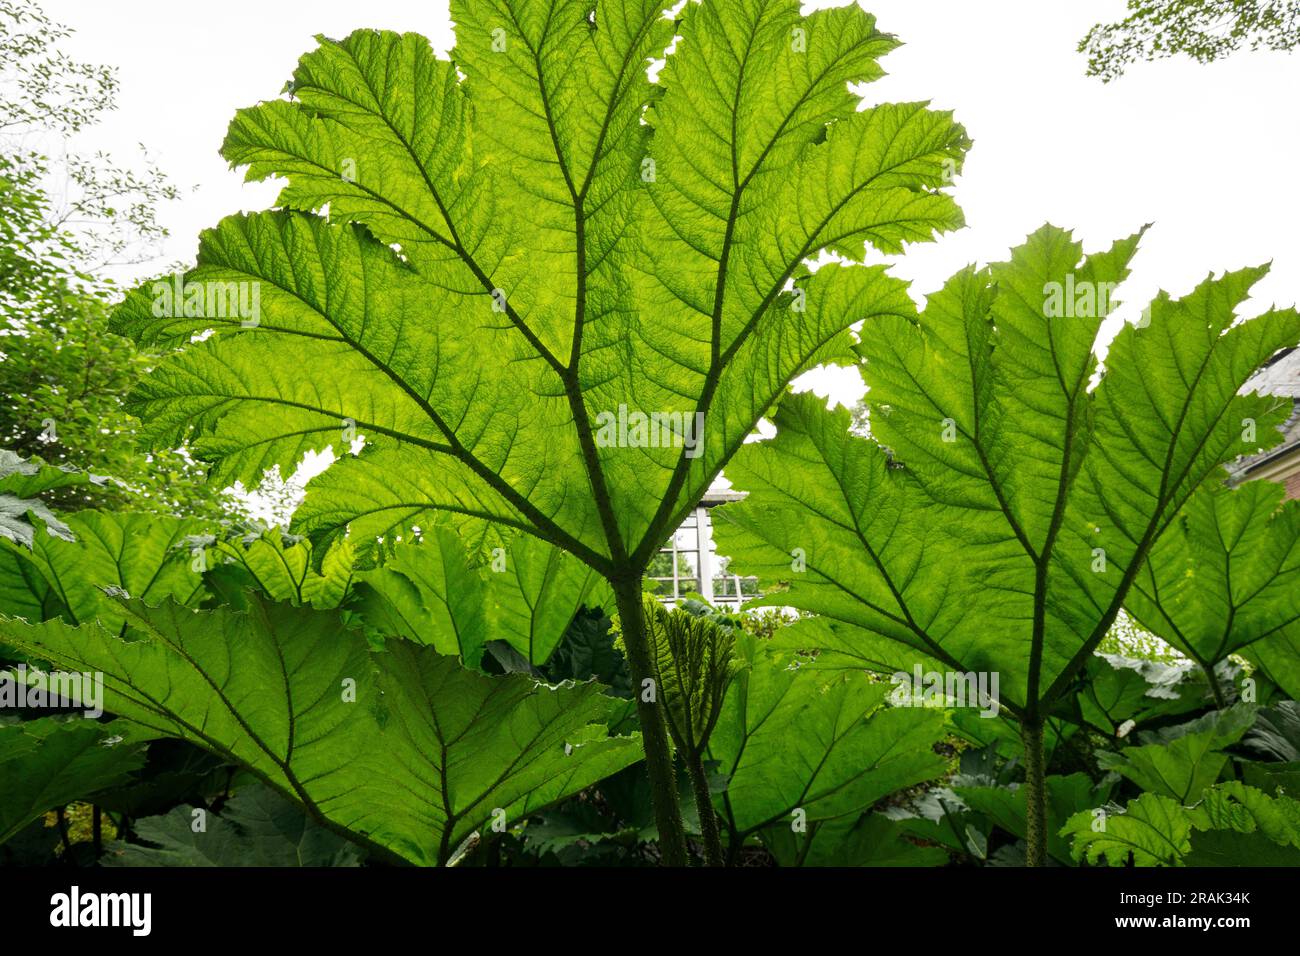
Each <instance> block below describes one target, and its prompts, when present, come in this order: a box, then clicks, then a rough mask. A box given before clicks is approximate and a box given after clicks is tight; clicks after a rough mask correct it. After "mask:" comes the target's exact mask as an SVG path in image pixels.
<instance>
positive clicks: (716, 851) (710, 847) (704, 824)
mask: <svg viewBox="0 0 1300 956" xmlns="http://www.w3.org/2000/svg"><path fill="white" fill-rule="evenodd" d="M683 757H684V758H685V762H686V772H687V773H689V774H690V776H691V789H692V790H694V791H695V807H696V809H698V810H699V812H700V836H701V837H702V838H703V840H704V865H705V866H724V865H725V863H724V861H723V857H722V837H721V835H720V834H719V833H718V815H717V814H716V813H714V812H713V797H712V795H711V794H710V793H709V775H708V774H706V773H705V772H704V761H703V760H701V759H700V755H699V754H683Z"/></svg>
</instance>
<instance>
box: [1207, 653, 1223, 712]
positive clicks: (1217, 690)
mask: <svg viewBox="0 0 1300 956" xmlns="http://www.w3.org/2000/svg"><path fill="white" fill-rule="evenodd" d="M1201 670H1203V671H1204V672H1205V677H1206V679H1207V681H1208V682H1209V685H1210V693H1211V694H1213V695H1214V706H1215V707H1217V708H1218V709H1219V710H1223V708H1225V707H1227V706H1228V702H1227V700H1226V699H1225V698H1224V696H1223V688H1222V687H1220V686H1219V678H1218V677H1217V676H1216V675H1215V673H1214V665H1213V664H1210V665H1206V664H1204V663H1202V664H1201Z"/></svg>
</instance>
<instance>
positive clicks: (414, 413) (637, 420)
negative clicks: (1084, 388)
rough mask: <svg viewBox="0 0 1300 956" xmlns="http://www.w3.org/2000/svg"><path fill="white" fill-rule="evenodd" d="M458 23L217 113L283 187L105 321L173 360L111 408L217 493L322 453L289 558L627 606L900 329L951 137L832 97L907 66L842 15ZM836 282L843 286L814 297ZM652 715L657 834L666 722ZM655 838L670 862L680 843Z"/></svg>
mask: <svg viewBox="0 0 1300 956" xmlns="http://www.w3.org/2000/svg"><path fill="white" fill-rule="evenodd" d="M451 16H452V19H453V20H454V21H455V29H456V44H455V47H454V48H453V49H452V51H451V53H450V55H449V57H448V58H441V57H439V56H437V55H435V53H434V51H433V49H432V48H431V46H430V45H429V42H428V41H427V40H426V39H425V38H424V37H421V36H418V35H415V34H397V33H390V32H384V31H377V30H359V31H357V32H355V33H353V34H351V35H350V36H348V37H346V38H344V39H341V40H334V39H324V38H322V39H321V41H320V45H319V46H318V47H317V48H316V49H314V50H312V51H310V52H308V53H307V54H306V55H305V56H303V57H302V59H301V60H300V61H299V63H298V67H297V69H296V70H295V71H294V73H293V78H292V80H291V81H290V82H289V83H288V85H287V86H286V87H285V90H284V95H283V97H282V98H280V99H276V100H271V101H268V102H263V103H261V104H259V105H257V106H252V107H250V108H248V109H244V110H241V111H240V112H239V113H238V114H237V115H236V116H235V118H234V121H233V122H232V123H231V125H230V129H229V132H228V134H227V136H226V139H225V142H224V144H223V146H222V153H223V155H224V156H225V157H226V159H228V160H229V161H230V162H231V163H232V164H234V165H235V166H239V167H243V168H244V169H246V171H247V175H248V177H249V178H250V179H253V180H266V179H272V178H276V179H279V180H282V181H284V182H285V186H284V188H283V189H282V191H281V192H280V195H279V200H278V207H279V208H277V209H276V210H274V211H271V212H263V213H254V214H251V215H238V216H233V217H231V218H228V219H226V220H224V221H222V222H221V223H219V224H218V225H217V226H216V227H215V228H214V229H211V230H209V231H207V232H205V233H204V234H203V235H202V237H201V239H200V244H199V255H198V263H197V266H196V268H194V269H193V270H191V271H189V272H188V273H186V274H185V275H183V276H175V277H173V278H172V279H171V280H170V281H164V282H156V283H150V284H147V285H145V286H144V287H142V288H140V289H138V290H136V291H135V292H134V293H133V294H131V295H130V296H128V298H127V299H126V301H125V302H124V303H123V305H122V306H121V308H120V309H118V311H117V312H116V314H115V319H114V328H115V329H116V330H117V331H119V332H121V333H122V334H125V335H128V336H130V337H132V338H134V339H135V340H136V341H137V342H139V343H141V344H142V345H147V346H148V347H149V348H151V349H168V348H170V349H174V350H175V352H174V354H173V355H172V356H171V357H169V358H168V359H166V360H165V361H163V362H160V363H159V364H158V365H157V367H156V368H154V369H153V371H152V372H151V374H150V375H149V376H148V378H147V379H146V380H145V381H144V382H143V383H142V385H141V386H140V387H139V388H138V389H137V391H136V392H135V393H134V397H133V400H132V401H131V403H130V408H131V411H132V412H133V413H134V414H135V415H137V416H138V417H139V418H140V419H141V420H142V422H143V432H144V434H145V435H146V436H147V437H148V439H150V440H152V441H154V442H158V443H161V444H164V445H167V446H169V447H171V446H174V445H175V444H176V443H177V442H178V441H180V440H181V439H182V438H183V437H186V436H190V437H191V438H192V441H193V448H194V451H195V454H196V455H197V456H198V457H199V458H201V459H203V460H205V461H207V462H210V463H211V465H212V473H213V476H214V478H215V479H216V480H218V481H222V482H227V481H233V480H235V479H239V480H242V481H243V482H244V484H245V485H248V486H250V487H251V486H254V485H255V484H256V482H257V481H258V479H260V477H261V475H262V473H263V470H264V469H265V468H267V467H270V466H273V465H279V466H280V467H281V469H282V471H286V472H287V471H288V470H291V469H292V468H293V467H294V466H295V465H296V464H297V463H298V461H299V460H300V459H301V457H302V456H303V454H304V453H305V452H307V451H308V450H314V449H323V448H326V447H329V448H331V449H333V451H334V452H335V453H336V454H338V455H341V456H342V459H341V460H340V461H338V462H337V463H336V464H334V465H333V466H332V467H330V468H329V469H328V470H327V471H325V472H324V473H323V474H322V475H321V476H319V477H317V478H316V479H314V480H313V481H312V482H311V483H310V484H309V486H308V488H307V494H306V499H305V501H304V502H303V504H302V506H301V508H299V509H298V511H297V512H296V513H295V515H294V530H295V531H297V532H300V533H303V534H306V535H310V536H312V537H314V538H318V539H322V538H323V539H336V538H338V537H342V536H343V535H344V534H345V533H350V535H351V539H352V540H353V541H354V542H355V545H356V547H357V548H358V550H359V552H361V553H363V554H364V553H365V552H366V551H367V550H368V549H370V548H372V547H373V546H374V544H375V542H376V540H377V539H378V538H380V537H385V538H388V539H390V540H391V539H393V538H396V537H397V536H399V535H401V536H403V537H405V535H406V534H407V533H409V532H410V531H411V529H413V528H415V527H420V528H424V529H427V528H429V527H432V526H433V525H435V524H437V523H438V522H439V521H442V522H450V523H451V524H452V525H453V526H456V527H457V528H458V529H461V530H462V531H463V532H464V533H467V534H474V535H479V534H481V533H482V530H483V529H482V523H483V522H490V523H491V524H492V525H494V526H496V527H498V528H507V529H515V530H518V531H521V532H525V533H529V534H532V535H534V536H536V537H540V538H542V539H545V540H546V541H548V542H549V543H551V544H552V545H555V546H557V547H560V548H563V549H564V550H565V551H567V552H569V553H570V554H571V555H573V556H574V557H576V558H577V559H579V560H581V561H582V562H584V563H585V564H587V565H588V566H589V567H591V568H592V569H593V570H594V571H596V572H597V573H599V574H601V575H602V576H604V577H605V578H606V579H607V580H609V581H610V582H611V584H614V583H617V585H618V587H619V589H620V590H621V593H620V594H618V600H619V602H620V604H624V605H627V606H628V607H629V608H631V606H632V605H633V604H634V603H635V604H637V605H638V606H639V601H640V593H639V582H640V579H641V577H642V575H643V574H644V572H645V569H646V567H647V566H648V564H649V562H650V560H651V558H652V557H654V556H655V554H656V553H657V552H658V550H659V548H660V547H661V546H662V545H663V543H664V541H666V540H667V538H668V535H669V534H670V533H671V532H672V531H673V530H674V529H675V528H676V527H677V525H678V524H680V523H681V521H682V519H683V518H684V516H685V515H686V514H688V513H689V511H690V509H691V508H693V507H694V506H695V504H696V503H697V502H698V501H699V499H700V497H701V496H702V495H703V493H704V492H705V490H706V489H707V488H708V487H709V485H710V484H711V483H712V482H713V480H714V479H715V478H716V477H717V475H718V474H719V472H720V471H721V469H722V467H723V466H724V465H725V464H726V463H727V461H728V460H729V459H730V458H731V456H732V455H733V454H734V453H735V452H736V450H737V449H738V448H740V446H741V444H742V443H743V442H744V441H745V439H746V437H747V436H748V435H750V434H751V432H753V430H754V428H755V426H756V425H757V423H758V422H759V421H760V420H761V419H762V418H763V417H764V416H765V415H766V414H767V413H768V411H769V408H770V407H771V405H772V403H773V402H775V401H776V400H777V398H778V397H779V396H780V395H781V394H782V392H783V391H784V390H785V388H786V387H787V385H788V384H789V382H790V381H791V380H792V379H793V378H794V377H795V376H796V375H798V374H800V373H801V372H804V371H806V370H808V369H809V368H811V367H814V366H815V365H817V364H820V363H823V362H825V361H829V360H835V359H841V360H843V359H846V358H847V356H848V355H849V346H850V345H851V336H850V334H849V331H848V330H849V328H850V326H852V325H854V324H855V323H859V322H862V321H864V320H865V321H866V322H867V323H868V324H872V323H874V322H876V321H877V320H880V319H883V318H887V317H890V316H909V315H911V314H912V313H913V312H914V306H913V304H912V301H911V299H910V297H909V296H908V294H907V290H906V285H905V283H903V282H902V281H900V280H897V279H894V278H892V277H890V276H889V275H888V273H887V270H886V267H885V266H882V265H871V266H868V265H865V264H863V262H864V259H865V258H866V257H867V254H868V251H869V250H872V251H874V252H879V253H884V254H891V255H892V254H897V253H900V252H902V251H903V249H904V247H905V246H907V245H908V244H910V243H915V242H925V241H929V240H932V239H933V238H935V236H936V234H938V233H941V232H946V231H948V230H951V229H954V228H957V227H958V226H960V225H961V224H962V216H961V212H960V210H959V209H958V207H957V205H956V204H955V202H954V201H953V199H952V198H951V197H950V196H949V195H948V194H947V192H946V191H945V190H946V189H947V188H948V187H949V186H950V185H951V182H952V179H953V177H954V175H955V174H956V173H958V172H960V170H961V167H962V162H963V159H964V156H965V152H966V150H967V148H968V146H969V141H968V139H967V137H966V134H965V132H964V131H963V129H962V128H961V127H960V126H959V125H957V124H956V123H955V122H954V121H953V118H952V115H951V114H950V113H947V112H942V111H937V110H932V109H929V108H928V107H927V106H926V105H925V104H924V103H901V104H899V103H883V104H878V105H873V106H870V107H868V108H865V109H859V106H860V105H861V102H860V99H859V96H858V95H856V94H855V93H853V92H851V85H853V84H861V83H865V82H868V81H871V80H874V79H877V78H878V77H880V76H881V75H882V73H883V71H882V70H881V68H880V66H879V63H878V60H879V59H880V58H881V57H882V56H883V55H885V54H886V53H888V52H889V51H891V50H892V49H894V48H895V47H896V46H897V40H895V38H894V37H892V36H890V35H888V34H885V33H882V32H881V31H879V30H877V29H876V23H875V20H874V18H873V17H871V16H870V15H868V14H867V13H865V12H864V11H863V10H861V9H860V8H859V7H858V6H856V5H848V6H844V7H840V8H836V9H830V10H819V11H815V12H811V13H809V14H807V15H803V14H802V13H801V11H800V5H799V4H798V3H797V2H796V0H707V2H703V3H696V2H688V3H687V4H685V5H684V6H682V7H680V10H679V12H678V13H676V14H675V15H674V16H675V19H674V18H673V17H672V16H669V15H668V14H666V12H665V9H664V4H663V2H662V0H600V2H593V0H454V2H453V3H452V5H451ZM652 65H654V66H655V67H657V68H656V69H653V70H652V69H650V68H651V66H652ZM271 92H273V91H270V90H268V93H271ZM823 253H833V254H837V255H838V256H840V257H841V258H842V259H843V260H844V261H843V262H841V263H836V264H834V265H829V266H826V267H825V268H821V269H818V270H817V271H815V272H813V271H812V270H811V268H810V264H811V263H812V262H813V260H816V259H817V258H818V257H820V256H821V255H822V254H823ZM209 333H210V334H209ZM358 439H364V448H363V449H362V450H361V452H360V454H359V455H355V456H354V455H351V454H349V452H350V450H351V449H352V447H353V445H354V444H355V442H356V440H358ZM320 553H324V552H323V551H322V552H320ZM639 617H640V616H639V614H636V613H634V614H633V615H631V616H629V617H627V620H626V621H625V623H624V637H625V639H626V640H627V641H628V646H629V665H630V667H631V670H632V676H633V678H634V679H635V681H637V682H638V683H639V682H640V681H642V680H645V679H648V677H649V670H650V664H649V650H648V647H647V646H646V641H645V637H644V627H643V624H642V622H641V621H640V619H639ZM639 716H640V720H641V723H642V728H643V730H644V732H645V733H644V741H645V745H646V748H647V757H648V759H649V768H650V775H651V781H652V785H653V788H654V792H655V794H656V801H657V803H656V805H657V806H659V807H660V808H666V809H664V812H665V813H668V814H670V815H672V814H675V812H676V811H675V809H674V808H675V803H674V802H673V801H674V796H673V794H674V793H675V790H674V787H673V784H672V779H671V778H672V764H671V760H670V759H669V757H668V742H667V736H666V732H665V730H664V725H663V720H662V716H661V715H660V714H659V713H658V712H657V711H656V710H655V709H654V708H653V705H652V704H650V703H645V704H644V705H643V706H640V707H639ZM660 822H661V827H662V828H666V829H668V830H669V831H671V832H669V833H668V834H666V835H665V839H666V840H667V841H668V842H667V846H666V851H665V860H667V861H668V862H670V863H678V864H680V863H684V862H685V842H684V838H683V837H682V833H681V825H680V821H670V820H668V819H666V818H665V819H664V820H661V821H660Z"/></svg>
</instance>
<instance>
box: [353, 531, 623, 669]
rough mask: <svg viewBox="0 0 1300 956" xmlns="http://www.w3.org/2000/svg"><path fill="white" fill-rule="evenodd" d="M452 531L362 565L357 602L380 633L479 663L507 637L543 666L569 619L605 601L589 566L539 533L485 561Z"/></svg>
mask: <svg viewBox="0 0 1300 956" xmlns="http://www.w3.org/2000/svg"><path fill="white" fill-rule="evenodd" d="M475 558H476V556H475V555H474V554H472V553H471V552H469V551H467V550H466V545H465V542H464V541H463V540H462V538H461V537H460V535H459V534H457V532H456V531H455V530H453V529H451V528H448V527H443V526H435V527H434V528H431V529H429V530H428V531H426V532H425V533H424V534H422V535H421V538H420V542H419V543H403V544H399V545H396V546H395V547H394V548H393V549H392V550H391V553H390V554H389V555H387V556H386V557H385V558H384V559H383V564H382V565H381V566H380V567H378V568H375V569H373V570H368V571H361V572H359V573H358V574H357V579H358V581H359V582H360V584H361V586H360V587H359V588H358V600H357V601H356V602H354V604H353V606H354V607H355V608H356V609H357V611H358V612H359V613H360V614H361V616H362V617H363V618H364V619H365V620H366V621H367V622H368V623H369V624H371V625H373V626H374V627H377V628H378V629H379V630H381V631H383V632H385V633H389V634H396V635H399V636H401V637H404V638H406V639H407V640H411V641H415V642H416V643H419V644H430V645H432V646H434V647H436V648H437V649H438V651H439V653H442V654H452V655H457V654H458V655H460V657H461V659H462V660H463V661H464V662H465V663H466V665H467V666H471V667H476V666H478V663H479V660H480V658H481V657H482V655H483V647H484V645H485V644H486V642H487V641H489V640H501V641H506V642H507V643H508V644H509V645H510V646H511V647H512V648H514V650H516V651H517V652H518V653H519V654H520V656H521V657H522V658H523V659H524V660H525V661H527V662H528V663H529V664H532V665H542V664H545V663H546V662H547V661H548V660H549V659H550V657H551V654H552V653H553V652H554V651H555V648H556V647H557V645H558V644H559V643H560V639H561V638H562V637H563V636H564V632H565V630H566V628H568V626H569V624H570V622H571V621H572V620H573V618H574V615H576V614H577V613H578V611H579V610H581V609H582V608H583V607H587V606H590V607H598V606H602V605H605V604H608V603H610V595H609V589H608V587H607V586H606V585H605V583H604V581H602V580H601V579H600V577H599V576H598V575H596V574H595V573H594V572H593V571H592V570H591V569H590V568H588V567H586V566H584V565H583V564H582V563H581V562H580V561H578V560H577V559H576V558H574V557H572V556H571V555H568V554H566V553H564V552H563V551H561V550H560V549H559V548H556V547H554V546H552V545H549V544H547V543H546V542H544V541H541V540H539V539H537V538H533V537H531V536H528V535H517V536H515V537H514V538H512V539H511V540H510V541H509V542H508V544H507V545H506V546H505V547H502V548H500V549H497V550H495V551H494V553H493V554H492V556H491V558H490V560H489V561H488V563H487V564H486V565H479V564H478V563H477V562H476V559H475Z"/></svg>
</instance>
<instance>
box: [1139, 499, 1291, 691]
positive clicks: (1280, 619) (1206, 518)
mask: <svg viewBox="0 0 1300 956" xmlns="http://www.w3.org/2000/svg"><path fill="white" fill-rule="evenodd" d="M1285 495H1286V489H1285V488H1284V487H1283V486H1282V485H1279V484H1275V483H1273V482H1270V481H1250V482H1246V483H1244V484H1242V485H1241V486H1239V487H1237V488H1235V489H1234V488H1227V487H1218V486H1207V487H1205V488H1204V489H1202V490H1201V491H1199V492H1198V493H1197V494H1196V495H1194V496H1193V497H1192V499H1191V501H1190V502H1189V503H1188V505H1187V507H1186V509H1185V510H1184V512H1183V514H1182V515H1181V516H1180V518H1179V520H1178V521H1177V522H1175V523H1174V524H1173V525H1171V526H1170V528H1169V530H1168V531H1167V532H1166V533H1165V534H1164V535H1162V536H1161V538H1160V540H1159V541H1158V542H1157V543H1156V546H1155V548H1153V549H1152V552H1151V556H1150V558H1149V559H1148V560H1147V562H1146V565H1145V566H1144V567H1143V569H1142V573H1141V574H1140V575H1139V576H1138V579H1137V581H1136V583H1135V585H1134V588H1133V592H1132V595H1131V597H1130V598H1129V607H1130V609H1131V610H1132V612H1133V614H1134V616H1135V617H1137V618H1138V620H1139V621H1141V622H1142V624H1143V626H1145V627H1146V628H1147V629H1149V630H1151V631H1153V632H1154V633H1155V634H1157V635H1159V636H1160V637H1162V638H1163V639H1165V640H1166V641H1168V642H1169V643H1170V644H1172V645H1174V646H1175V647H1177V648H1178V649H1179V650H1181V651H1182V652H1183V653H1184V654H1187V655H1188V656H1189V657H1191V658H1192V659H1193V660H1195V661H1196V662H1197V663H1198V664H1200V665H1201V667H1202V668H1204V669H1205V670H1206V671H1207V672H1209V671H1212V670H1213V668H1214V665H1215V664H1217V663H1218V662H1219V661H1221V660H1223V659H1224V658H1226V657H1227V656H1228V655H1229V654H1237V653H1240V654H1244V655H1246V656H1247V657H1249V658H1250V659H1252V660H1254V661H1255V662H1256V663H1258V664H1259V665H1260V666H1262V667H1263V669H1264V671H1265V672H1266V673H1267V674H1268V675H1269V676H1270V677H1272V678H1273V680H1274V681H1275V682H1276V683H1277V684H1278V685H1279V686H1280V687H1282V688H1283V690H1285V691H1286V693H1287V694H1288V695H1290V696H1292V697H1295V696H1300V665H1297V663H1296V661H1297V659H1298V658H1300V504H1297V503H1295V502H1288V503H1285V504H1284V503H1283V498H1284V497H1285Z"/></svg>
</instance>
